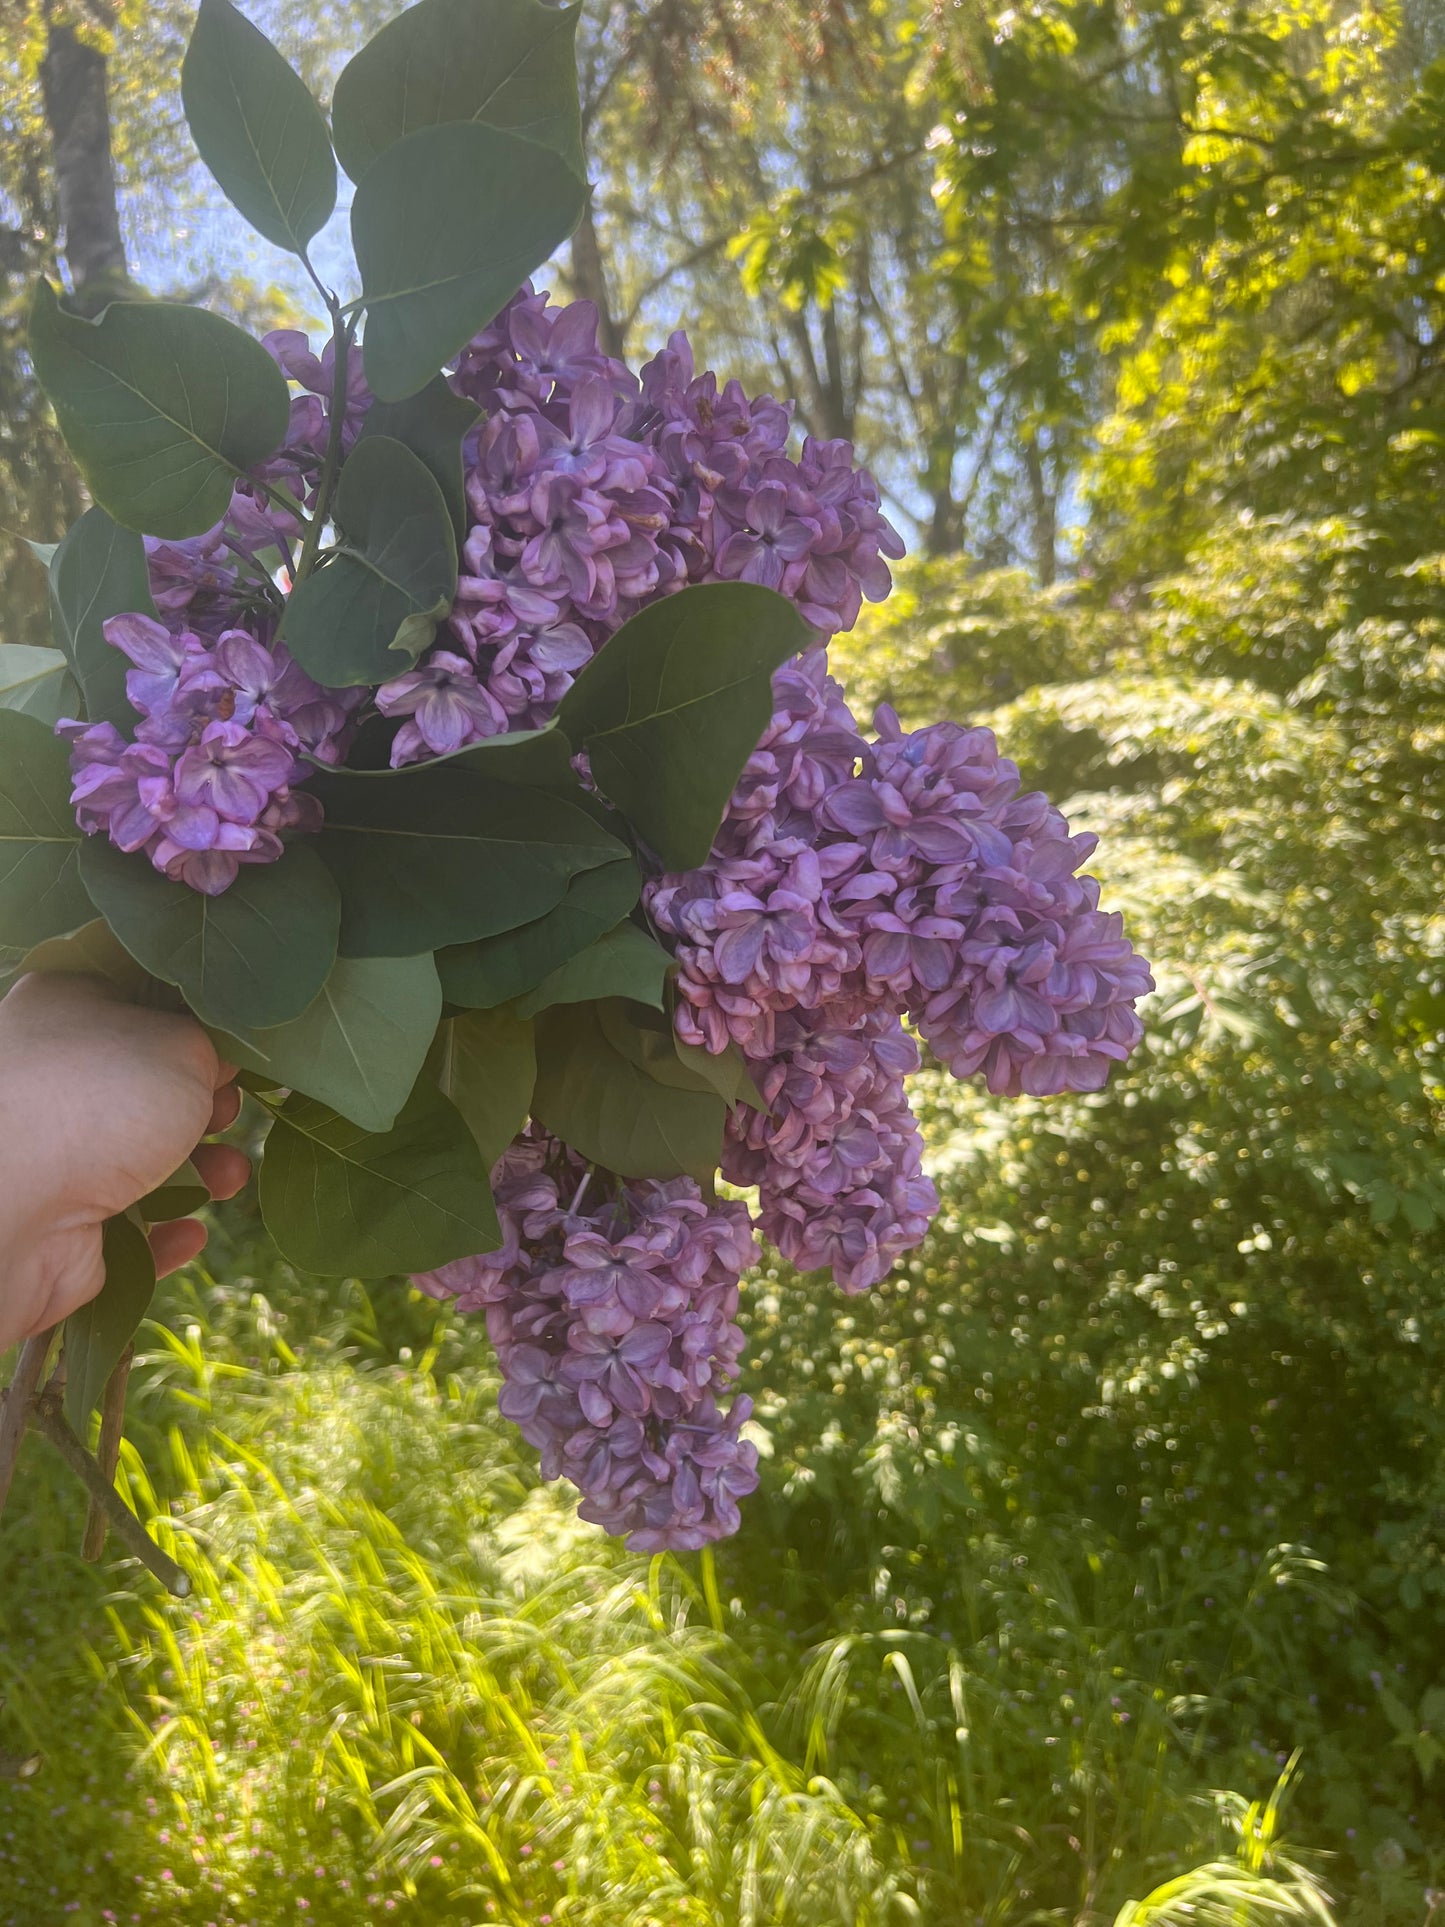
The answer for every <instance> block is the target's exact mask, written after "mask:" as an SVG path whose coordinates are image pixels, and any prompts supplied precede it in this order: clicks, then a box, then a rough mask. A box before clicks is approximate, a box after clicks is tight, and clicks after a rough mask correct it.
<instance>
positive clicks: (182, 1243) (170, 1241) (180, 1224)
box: [150, 1218, 208, 1278]
mask: <svg viewBox="0 0 1445 1927" xmlns="http://www.w3.org/2000/svg"><path fill="white" fill-rule="evenodd" d="M207 1235H208V1233H207V1231H206V1227H205V1226H204V1225H203V1224H202V1223H201V1222H200V1220H199V1219H197V1218H176V1219H174V1220H173V1221H172V1222H171V1223H170V1224H158V1225H157V1226H156V1227H155V1229H154V1230H153V1231H152V1232H151V1234H150V1244H151V1256H152V1257H153V1258H154V1259H155V1261H156V1276H157V1278H168V1277H169V1276H170V1274H171V1273H172V1272H173V1271H179V1270H180V1268H181V1266H182V1265H188V1264H189V1263H190V1262H191V1260H192V1258H198V1257H199V1256H200V1255H201V1252H202V1251H203V1250H204V1249H205V1245H206V1238H207Z"/></svg>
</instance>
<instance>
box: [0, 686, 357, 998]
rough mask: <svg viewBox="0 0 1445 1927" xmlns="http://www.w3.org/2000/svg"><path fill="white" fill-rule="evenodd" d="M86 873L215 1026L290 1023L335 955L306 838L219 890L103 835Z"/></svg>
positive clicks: (152, 967) (110, 910) (333, 929)
mask: <svg viewBox="0 0 1445 1927" xmlns="http://www.w3.org/2000/svg"><path fill="white" fill-rule="evenodd" d="M0 721H3V718H0ZM81 874H82V875H83V876H84V878H85V885H86V888H87V889H88V890H89V892H90V897H91V900H92V902H93V903H94V904H95V907H96V909H97V910H99V911H100V913H101V915H102V916H103V917H104V918H105V920H106V922H107V923H108V924H109V925H110V927H111V929H112V930H113V931H114V932H115V934H116V936H117V937H119V938H120V940H121V942H122V943H123V944H124V945H125V947H126V949H127V950H128V951H129V952H130V954H131V955H132V956H133V957H134V958H135V959H136V961H137V962H138V963H141V964H144V966H145V968H146V969H147V970H148V971H149V972H150V973H151V975H152V976H153V977H159V978H160V979H161V980H162V981H163V982H164V983H168V984H175V985H176V987H177V988H178V989H179V990H180V992H181V994H182V995H183V996H184V998H185V1000H186V1002H187V1003H188V1004H189V1005H190V1007H191V1009H192V1010H193V1011H194V1012H195V1014H196V1015H197V1017H199V1018H200V1019H201V1021H202V1022H203V1023H206V1024H210V1025H212V1026H213V1027H214V1028H215V1029H217V1030H224V1031H227V1032H231V1033H234V1032H236V1031H248V1030H258V1029H267V1028H270V1027H271V1026H273V1025H276V1024H285V1023H289V1022H290V1020H291V1019H292V1018H293V1017H299V1016H300V1015H301V1013H302V1011H304V1010H305V1009H306V1007H307V1005H308V1004H309V1003H310V1002H311V1001H312V999H313V998H314V997H315V996H316V995H317V993H318V991H319V990H320V989H321V986H322V984H323V983H325V981H326V978H327V975H328V973H329V972H330V970H331V966H332V964H333V963H334V962H335V959H336V934H337V929H338V927H339V925H340V921H341V906H340V902H339V900H338V897H337V893H336V885H335V884H334V883H333V882H332V880H331V877H330V875H329V874H328V872H327V869H326V866H325V865H324V864H323V863H322V862H321V860H320V858H319V857H318V856H317V855H316V852H315V850H314V849H313V848H312V847H310V845H308V844H306V843H294V844H292V845H291V847H290V848H289V849H288V850H287V851H286V854H285V855H284V856H283V857H282V858H281V860H280V861H279V862H278V863H255V864H247V865H244V866H243V867H242V869H241V873H240V875H239V876H238V877H237V878H236V881H235V882H234V883H233V884H232V885H231V886H230V888H229V889H228V890H223V891H222V892H221V894H220V895H219V896H217V897H208V896H203V895H202V894H201V892H200V891H199V890H192V889H190V888H189V887H188V886H187V885H186V884H184V883H172V882H171V881H170V879H169V878H168V877H164V876H162V875H161V874H160V872H159V871H158V870H156V869H154V868H153V867H152V865H151V864H150V862H149V861H148V860H147V859H146V857H145V856H144V855H143V854H140V853H137V854H136V855H134V856H127V855H125V854H124V853H123V852H122V851H120V850H117V849H116V848H114V846H113V845H111V844H109V843H107V842H105V841H103V839H101V838H100V837H94V836H93V837H88V838H87V839H86V841H85V844H84V847H83V848H82V850H81Z"/></svg>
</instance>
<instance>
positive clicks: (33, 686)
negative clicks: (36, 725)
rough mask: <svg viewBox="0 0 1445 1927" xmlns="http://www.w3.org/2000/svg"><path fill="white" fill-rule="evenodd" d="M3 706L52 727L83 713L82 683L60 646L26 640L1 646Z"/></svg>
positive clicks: (0, 676)
mask: <svg viewBox="0 0 1445 1927" xmlns="http://www.w3.org/2000/svg"><path fill="white" fill-rule="evenodd" d="M0 709H16V710H19V712H20V713H21V715H22V716H34V717H35V718H36V720H37V721H38V722H42V723H48V724H50V725H51V726H52V727H53V726H54V725H55V724H56V723H58V722H59V721H60V719H61V717H62V716H75V715H78V714H79V713H80V686H79V684H78V683H77V682H76V680H75V678H74V676H72V675H71V673H70V663H69V660H68V658H67V657H66V656H65V655H64V654H63V653H62V651H61V650H59V649H32V648H30V646H29V645H28V644H27V643H23V642H12V643H9V644H5V645H0Z"/></svg>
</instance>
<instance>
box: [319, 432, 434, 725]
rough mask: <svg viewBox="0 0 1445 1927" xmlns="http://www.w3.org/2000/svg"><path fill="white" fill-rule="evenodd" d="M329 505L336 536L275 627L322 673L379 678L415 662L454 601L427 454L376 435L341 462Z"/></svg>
mask: <svg viewBox="0 0 1445 1927" xmlns="http://www.w3.org/2000/svg"><path fill="white" fill-rule="evenodd" d="M335 514H336V521H337V525H338V527H339V529H340V530H341V536H342V541H341V546H340V547H339V548H338V549H337V550H336V552H335V554H334V555H333V556H332V557H331V559H330V560H329V561H328V562H327V563H326V564H325V566H324V567H322V568H320V569H317V570H316V572H315V573H314V574H312V575H309V576H307V578H306V579H305V581H304V582H298V583H297V585H296V587H295V588H294V589H293V590H292V592H291V595H290V597H289V598H288V600H287V603H286V615H285V619H284V621H283V622H282V625H281V633H282V635H283V636H284V638H285V640H286V643H287V646H288V647H289V648H290V650H291V653H292V655H293V656H295V658H296V660H297V661H298V662H299V663H300V664H301V667H302V668H303V669H304V670H305V671H306V672H307V674H308V675H310V676H314V677H315V679H316V680H317V682H319V683H322V684H325V685H327V686H328V687H330V688H345V687H350V686H352V685H354V684H358V683H362V684H369V683H379V682H385V681H386V680H388V678H390V677H392V676H399V675H401V674H402V673H403V672H404V671H406V670H408V669H410V668H411V667H412V665H413V663H415V661H416V659H417V657H418V656H419V655H420V654H421V653H422V651H423V650H424V649H426V648H427V647H429V645H430V643H431V640H432V637H433V636H434V635H435V633H436V626H437V624H438V622H440V621H441V619H442V617H443V616H444V615H445V614H446V613H447V611H448V609H450V607H451V605H452V597H453V596H454V595H455V594H456V587H457V546H456V537H455V535H454V534H453V531H452V520H451V513H450V511H449V510H448V508H447V504H446V501H445V498H444V497H443V495H442V492H441V489H440V488H439V487H438V485H437V483H436V480H435V479H434V477H433V476H432V474H431V472H430V470H429V469H428V468H427V466H426V464H425V463H424V462H423V461H422V460H421V459H420V458H419V457H418V456H416V455H414V454H413V453H412V452H411V450H410V449H409V448H406V447H404V446H403V445H402V444H401V443H400V442H397V441H393V440H392V439H391V438H390V437H389V436H386V435H374V436H371V437H370V438H363V439H362V440H360V441H359V442H358V443H357V445H356V447H355V449H354V450H353V451H352V454H351V456H350V458H349V459H348V461H347V462H346V464H345V466H344V467H343V468H342V471H341V480H340V482H339V484H338V486H337V490H336V508H335Z"/></svg>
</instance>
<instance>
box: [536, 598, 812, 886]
mask: <svg viewBox="0 0 1445 1927" xmlns="http://www.w3.org/2000/svg"><path fill="white" fill-rule="evenodd" d="M812 638H813V631H812V630H811V629H809V627H808V625H807V624H806V623H805V622H804V620H803V618H802V617H801V616H800V615H799V613H798V611H797V610H796V609H795V608H794V607H793V605H792V603H791V602H788V601H786V600H785V599H784V598H783V597H782V596H780V595H777V594H775V593H774V591H773V590H771V589H762V588H759V587H757V586H756V585H755V584H754V583H751V582H711V583H704V584H700V585H698V586H696V587H694V588H690V589H683V590H682V591H681V592H680V593H679V594H677V595H672V596H665V597H664V598H663V600H662V601H661V602H655V603H653V604H651V606H650V607H648V608H646V609H643V610H642V611H641V612H640V613H639V614H638V615H635V616H633V617H632V619H631V621H629V622H625V623H624V624H623V625H622V627H621V628H620V629H619V630H618V632H617V634H616V635H615V636H613V637H612V638H611V640H610V641H609V642H607V643H606V644H605V645H604V646H603V648H601V649H600V650H599V651H598V653H597V654H596V655H595V656H594V657H593V658H592V660H591V662H589V663H588V664H587V666H586V668H584V669H583V671H582V673H581V674H580V675H579V676H578V678H577V680H576V682H575V683H573V685H572V687H571V688H570V689H569V690H568V692H567V694H566V695H565V696H564V697H563V698H562V702H561V704H560V706H559V708H558V711H557V720H558V721H559V722H560V724H561V725H562V729H563V731H564V732H565V734H566V736H567V738H568V740H569V741H570V742H572V743H574V744H577V745H579V746H581V747H582V748H585V749H586V751H587V756H588V760H589V762H590V764H591V769H592V777H593V781H594V782H595V783H596V785H597V787H598V789H599V790H600V791H601V792H602V794H603V795H604V796H605V797H606V798H607V799H608V800H609V802H612V803H615V804H616V806H617V808H618V809H619V810H621V812H622V814H623V815H624V816H625V817H626V818H627V820H628V822H629V823H630V824H631V825H632V826H633V828H634V829H635V830H636V831H637V833H638V834H639V836H641V837H642V838H643V839H644V840H645V841H646V842H647V843H649V844H650V845H651V846H652V848H653V849H654V850H656V852H657V854H658V855H659V856H660V857H661V859H662V861H663V864H664V865H665V866H666V868H667V869H669V870H692V869H696V868H697V866H698V865H699V864H700V863H705V862H706V861H707V855H708V851H709V850H710V849H711V848H712V844H713V838H714V837H715V836H716V835H717V831H718V825H719V824H720V823H721V822H722V815H723V811H724V810H725V809H726V807H727V801H728V798H729V797H730V796H731V795H732V792H733V788H734V786H735V785H736V783H737V780H738V777H739V776H740V775H741V773H742V768H743V765H744V763H746V761H747V760H748V758H749V756H751V755H752V753H753V751H754V750H755V749H756V748H757V746H758V741H759V739H760V737H761V736H762V734H763V731H764V730H765V729H766V728H767V726H768V722H769V720H770V718H771V717H772V713H773V696H772V674H773V671H774V670H775V669H776V668H777V667H778V666H779V665H780V664H781V663H784V662H786V661H787V660H788V658H789V657H790V656H795V655H796V654H797V653H798V651H799V650H800V649H804V648H806V647H807V645H808V643H809V642H810V641H811V640H812Z"/></svg>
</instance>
